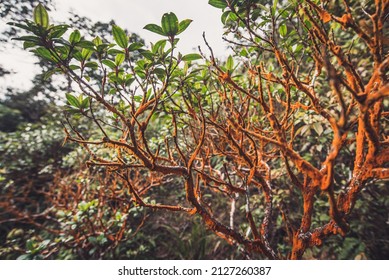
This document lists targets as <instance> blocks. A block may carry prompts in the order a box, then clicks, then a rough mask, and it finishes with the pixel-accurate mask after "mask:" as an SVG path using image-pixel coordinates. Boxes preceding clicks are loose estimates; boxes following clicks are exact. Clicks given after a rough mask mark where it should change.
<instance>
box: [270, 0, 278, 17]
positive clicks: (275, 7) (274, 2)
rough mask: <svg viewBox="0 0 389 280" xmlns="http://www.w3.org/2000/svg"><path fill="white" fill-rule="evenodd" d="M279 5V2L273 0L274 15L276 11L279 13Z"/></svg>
mask: <svg viewBox="0 0 389 280" xmlns="http://www.w3.org/2000/svg"><path fill="white" fill-rule="evenodd" d="M277 4H278V0H273V7H272V10H271V12H272V15H275V14H276V11H277Z"/></svg>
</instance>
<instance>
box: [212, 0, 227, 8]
mask: <svg viewBox="0 0 389 280" xmlns="http://www.w3.org/2000/svg"><path fill="white" fill-rule="evenodd" d="M208 4H209V5H211V6H214V7H215V8H219V9H225V8H227V7H228V5H227V2H226V0H209V1H208Z"/></svg>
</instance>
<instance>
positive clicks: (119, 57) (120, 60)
mask: <svg viewBox="0 0 389 280" xmlns="http://www.w3.org/2000/svg"><path fill="white" fill-rule="evenodd" d="M125 58H126V56H125V55H124V54H123V53H119V54H117V55H116V57H115V64H116V65H117V66H120V65H121V64H122V63H123V61H124V59H125Z"/></svg>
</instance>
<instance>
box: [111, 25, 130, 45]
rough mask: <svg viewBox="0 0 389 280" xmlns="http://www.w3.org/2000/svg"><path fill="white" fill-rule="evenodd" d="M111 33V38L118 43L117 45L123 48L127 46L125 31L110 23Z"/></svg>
mask: <svg viewBox="0 0 389 280" xmlns="http://www.w3.org/2000/svg"><path fill="white" fill-rule="evenodd" d="M112 35H113V38H114V40H115V42H116V44H118V46H119V47H122V48H123V49H125V48H127V46H128V37H127V35H126V33H125V32H124V31H123V29H121V28H120V27H119V26H117V25H112Z"/></svg>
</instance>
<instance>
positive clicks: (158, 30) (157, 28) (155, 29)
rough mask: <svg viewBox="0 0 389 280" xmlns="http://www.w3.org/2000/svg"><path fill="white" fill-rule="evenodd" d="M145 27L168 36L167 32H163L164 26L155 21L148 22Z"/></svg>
mask: <svg viewBox="0 0 389 280" xmlns="http://www.w3.org/2000/svg"><path fill="white" fill-rule="evenodd" d="M143 29H146V30H148V31H151V32H154V33H157V34H159V35H162V36H166V34H165V32H163V30H162V27H161V26H158V25H156V24H154V23H150V24H147V25H146V26H145V27H143Z"/></svg>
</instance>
